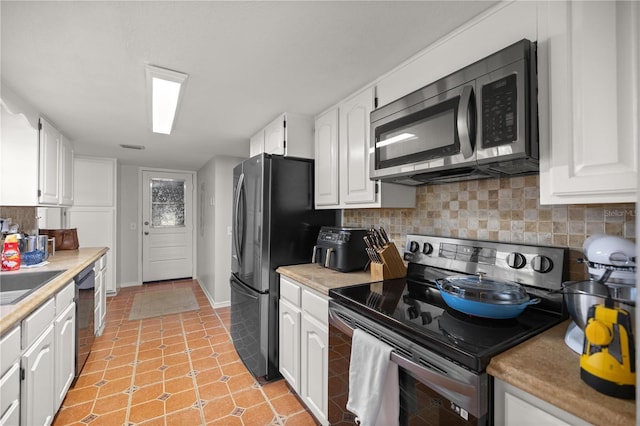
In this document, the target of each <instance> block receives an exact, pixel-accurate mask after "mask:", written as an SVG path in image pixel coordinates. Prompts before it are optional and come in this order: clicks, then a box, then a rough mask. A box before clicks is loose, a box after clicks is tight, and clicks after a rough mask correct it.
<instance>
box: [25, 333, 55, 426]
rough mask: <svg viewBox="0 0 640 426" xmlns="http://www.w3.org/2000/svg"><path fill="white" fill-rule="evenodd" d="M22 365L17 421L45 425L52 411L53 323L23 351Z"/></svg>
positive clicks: (50, 420) (50, 418) (49, 419)
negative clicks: (19, 411) (22, 375)
mask: <svg viewBox="0 0 640 426" xmlns="http://www.w3.org/2000/svg"><path fill="white" fill-rule="evenodd" d="M22 368H23V370H24V374H25V376H24V380H23V381H22V386H21V389H20V410H21V415H20V419H21V424H24V425H30V426H31V425H33V426H36V425H37V426H39V425H49V424H51V422H52V420H53V415H54V413H55V409H54V400H55V396H54V381H55V378H54V371H55V359H54V351H53V324H50V325H49V327H47V329H46V330H45V331H44V332H43V333H42V335H41V336H40V337H39V338H38V339H37V340H36V341H35V342H34V343H33V345H31V346H30V347H29V349H27V351H25V352H24V354H23V355H22Z"/></svg>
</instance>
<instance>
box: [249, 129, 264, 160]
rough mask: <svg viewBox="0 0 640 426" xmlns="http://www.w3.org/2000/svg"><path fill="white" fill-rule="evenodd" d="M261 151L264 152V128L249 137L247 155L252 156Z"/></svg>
mask: <svg viewBox="0 0 640 426" xmlns="http://www.w3.org/2000/svg"><path fill="white" fill-rule="evenodd" d="M262 152H264V129H262V130H260V131H259V132H258V133H256V134H255V135H253V136H252V137H251V139H249V157H253V156H255V155H258V154H260V153H262Z"/></svg>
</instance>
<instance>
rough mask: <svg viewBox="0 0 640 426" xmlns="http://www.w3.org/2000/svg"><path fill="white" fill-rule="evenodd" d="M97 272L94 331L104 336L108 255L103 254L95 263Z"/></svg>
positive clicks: (94, 268) (94, 269)
mask: <svg viewBox="0 0 640 426" xmlns="http://www.w3.org/2000/svg"><path fill="white" fill-rule="evenodd" d="M93 272H94V273H95V281H96V282H95V308H94V309H95V310H94V316H93V321H94V329H95V330H94V331H95V334H96V336H102V332H103V331H104V323H105V317H106V315H107V289H106V282H107V255H106V254H105V255H104V256H102V257H101V258H100V259H99V260H98V261H97V262H96V263H95V265H94V267H93Z"/></svg>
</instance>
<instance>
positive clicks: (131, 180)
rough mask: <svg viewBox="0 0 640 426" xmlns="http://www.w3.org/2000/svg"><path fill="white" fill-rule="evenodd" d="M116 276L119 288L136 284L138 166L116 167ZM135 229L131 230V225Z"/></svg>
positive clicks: (137, 261) (138, 261) (138, 229)
mask: <svg viewBox="0 0 640 426" xmlns="http://www.w3.org/2000/svg"><path fill="white" fill-rule="evenodd" d="M118 198H119V199H118V268H117V271H118V276H117V277H116V280H117V282H118V283H119V284H120V286H125V287H126V286H131V285H137V284H141V283H139V282H138V267H139V264H140V262H141V259H138V232H140V226H139V223H138V166H129V165H120V166H119V167H118ZM132 223H133V224H135V225H136V229H135V230H133V229H131V224H132Z"/></svg>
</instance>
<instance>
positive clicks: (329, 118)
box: [314, 108, 340, 208]
mask: <svg viewBox="0 0 640 426" xmlns="http://www.w3.org/2000/svg"><path fill="white" fill-rule="evenodd" d="M338 148H339V145H338V108H333V109H331V110H329V111H327V112H325V113H324V114H322V115H320V116H318V118H316V126H315V154H316V159H315V179H314V180H315V203H316V207H323V206H327V207H330V208H334V207H335V206H337V205H338V202H339V199H340V194H339V191H340V188H339V187H338V173H339V170H340V169H339V162H338Z"/></svg>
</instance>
